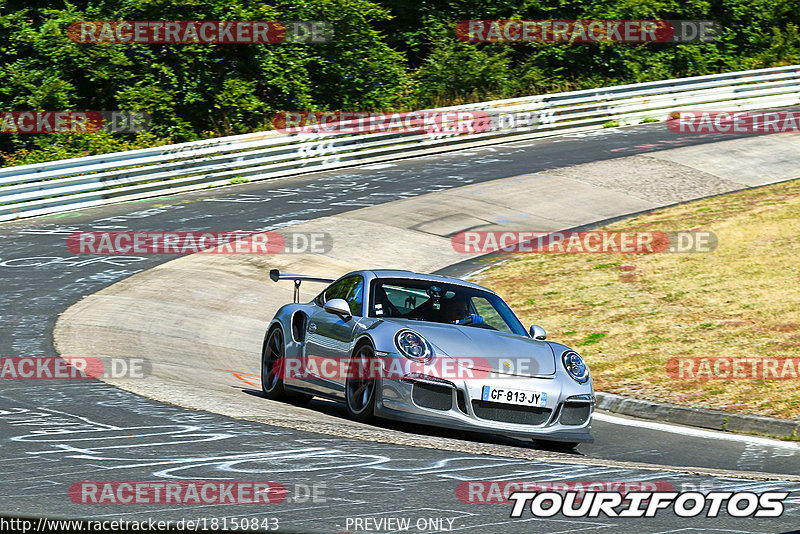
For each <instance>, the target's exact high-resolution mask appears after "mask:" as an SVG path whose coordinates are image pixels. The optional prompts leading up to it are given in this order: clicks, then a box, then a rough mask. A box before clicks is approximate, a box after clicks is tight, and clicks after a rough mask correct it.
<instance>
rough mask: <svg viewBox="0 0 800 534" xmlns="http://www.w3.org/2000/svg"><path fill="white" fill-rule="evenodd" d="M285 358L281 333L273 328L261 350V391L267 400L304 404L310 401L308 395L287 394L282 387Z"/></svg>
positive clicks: (278, 329)
mask: <svg viewBox="0 0 800 534" xmlns="http://www.w3.org/2000/svg"><path fill="white" fill-rule="evenodd" d="M285 356H286V354H285V350H284V344H283V332H282V331H281V329H280V328H273V329H272V330H271V331H270V333H269V335H268V336H267V341H266V342H265V343H264V347H263V348H262V349H261V391H263V392H264V396H265V397H267V398H268V399H272V400H288V401H289V402H292V403H293V404H305V403H307V402H308V401H310V400H311V396H310V395H303V394H299V393H292V394H289V393H287V392H286V389H285V388H284V387H283V375H284V369H285V365H286V360H285Z"/></svg>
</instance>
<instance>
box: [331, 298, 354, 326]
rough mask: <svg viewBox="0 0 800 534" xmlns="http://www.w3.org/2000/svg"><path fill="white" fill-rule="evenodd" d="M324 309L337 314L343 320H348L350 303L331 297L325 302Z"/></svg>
mask: <svg viewBox="0 0 800 534" xmlns="http://www.w3.org/2000/svg"><path fill="white" fill-rule="evenodd" d="M324 309H325V311H326V312H328V313H332V314H334V315H338V316H339V317H341V318H342V320H343V321H344V322H347V321H349V320H350V317H352V315H351V314H350V305H348V304H347V301H346V300H344V299H331V300H329V301H328V302H326V303H325V306H324Z"/></svg>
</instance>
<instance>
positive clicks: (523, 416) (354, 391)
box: [261, 269, 594, 447]
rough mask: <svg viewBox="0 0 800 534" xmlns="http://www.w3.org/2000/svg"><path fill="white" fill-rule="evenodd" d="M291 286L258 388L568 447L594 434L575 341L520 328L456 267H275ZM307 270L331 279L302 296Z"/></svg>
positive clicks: (351, 409)
mask: <svg viewBox="0 0 800 534" xmlns="http://www.w3.org/2000/svg"><path fill="white" fill-rule="evenodd" d="M270 277H271V278H272V279H273V280H274V281H276V282H278V281H281V280H291V281H293V282H294V284H295V298H294V302H293V303H291V304H286V305H284V306H283V307H281V308H280V309H279V310H278V311H277V313H276V314H275V317H274V318H273V319H272V321H271V322H270V324H269V326H268V328H267V332H266V335H265V337H264V343H263V348H262V356H261V380H262V389H263V392H264V394H265V396H266V397H267V398H269V399H273V400H288V401H290V402H295V403H303V402H306V401H308V400H310V399H311V397H313V396H320V397H326V398H330V399H334V400H338V401H343V402H344V403H345V405H346V408H347V412H348V415H349V416H350V417H351V418H353V419H355V420H358V421H368V420H370V419H372V418H373V417H384V418H389V419H396V420H402V421H408V422H413V423H420V424H428V425H434V426H437V427H446V428H453V429H458V430H466V431H477V432H486V433H493V434H500V435H504V436H509V437H513V438H523V439H525V438H527V439H534V440H549V441H553V442H558V443H560V444H561V445H563V446H567V447H573V446H575V445H577V444H578V443H581V442H591V441H592V437H591V434H590V428H591V416H592V413H593V411H594V394H593V390H592V380H591V375H590V373H589V369H588V367H587V366H586V363H585V362H584V361H583V358H582V357H581V356H580V354H578V353H577V352H576V351H574V350H572V349H571V348H569V347H567V346H564V345H561V344H559V343H555V342H552V341H547V340H546V334H545V332H544V330H543V329H542V328H541V327H539V326H536V325H534V326H531V327H530V329H529V330H526V329H525V328H524V327H523V325H522V323H521V322H520V320H519V319H518V318H517V316H516V315H515V314H514V313H513V312H512V311H511V309H510V308H509V306H508V305H507V304H506V303H505V302H504V301H503V299H501V298H500V297H499V296H498V295H497V294H496V293H494V292H493V291H491V290H489V289H487V288H484V287H481V286H479V285H477V284H473V283H470V282H465V281H463V280H459V279H456V278H450V277H445V276H437V275H427V274H419V273H413V272H410V271H401V270H363V271H355V272H351V273H349V274H346V275H344V276H342V277H341V278H339V279H337V280H333V279H329V278H324V277H316V276H307V275H297V274H288V273H281V272H280V271H278V270H275V269H273V270H272V271H270ZM303 281H313V282H324V283H328V284H330V285H328V286H327V288H326V289H325V290H324V291H322V292H321V293H319V295H317V296H316V297H315V298H314V299H313V300H312V301H311V302H308V303H300V302H298V301H299V294H300V293H299V287H300V284H301V283H302V282H303Z"/></svg>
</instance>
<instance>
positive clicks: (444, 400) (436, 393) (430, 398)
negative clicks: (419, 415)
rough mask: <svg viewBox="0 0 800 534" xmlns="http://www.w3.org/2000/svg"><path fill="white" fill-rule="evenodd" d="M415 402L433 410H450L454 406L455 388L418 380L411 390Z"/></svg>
mask: <svg viewBox="0 0 800 534" xmlns="http://www.w3.org/2000/svg"><path fill="white" fill-rule="evenodd" d="M411 398H412V399H413V400H414V404H416V405H417V406H422V407H423V408H430V409H431V410H449V409H450V408H452V407H453V388H451V387H449V386H437V385H434V384H427V383H424V382H416V383H415V384H414V388H413V389H412V390H411Z"/></svg>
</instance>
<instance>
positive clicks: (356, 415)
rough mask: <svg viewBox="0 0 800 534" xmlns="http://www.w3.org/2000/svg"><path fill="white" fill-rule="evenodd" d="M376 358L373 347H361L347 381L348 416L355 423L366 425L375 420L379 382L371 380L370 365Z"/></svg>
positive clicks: (364, 345)
mask: <svg viewBox="0 0 800 534" xmlns="http://www.w3.org/2000/svg"><path fill="white" fill-rule="evenodd" d="M374 358H375V351H374V350H373V349H372V345H370V344H368V343H364V344H363V345H360V346H359V347H358V348H357V349H356V352H355V356H354V358H353V363H354V367H353V369H354V370H357V371H356V372H353V373H352V374H353V375H354V376H349V377H348V378H347V380H345V386H344V389H345V399H346V404H347V415H348V416H350V418H351V419H353V420H355V421H360V422H362V423H366V422H367V421H371V420H372V419H374V418H375V395H376V392H375V389H376V387H377V381H376V380H375V379H374V378H370V376H369V375H370V373H369V370H370V369H371V367H370V364H371V362H372V360H373V359H374Z"/></svg>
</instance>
